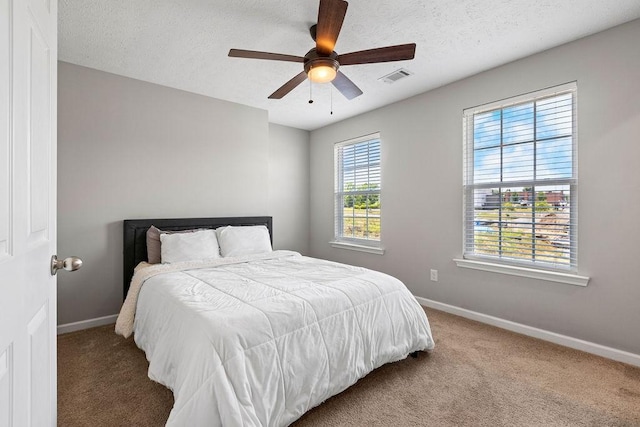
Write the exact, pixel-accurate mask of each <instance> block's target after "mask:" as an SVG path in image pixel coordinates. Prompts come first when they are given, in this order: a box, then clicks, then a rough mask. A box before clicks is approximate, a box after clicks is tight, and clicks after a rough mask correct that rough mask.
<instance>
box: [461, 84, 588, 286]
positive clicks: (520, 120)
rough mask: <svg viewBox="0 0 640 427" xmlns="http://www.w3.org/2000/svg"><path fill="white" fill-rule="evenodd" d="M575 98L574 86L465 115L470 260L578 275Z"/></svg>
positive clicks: (466, 245) (466, 243)
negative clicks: (576, 273) (575, 273)
mask: <svg viewBox="0 0 640 427" xmlns="http://www.w3.org/2000/svg"><path fill="white" fill-rule="evenodd" d="M575 99H576V85H575V83H571V84H567V85H563V86H560V87H555V88H551V89H546V90H543V91H540V92H536V93H533V94H528V95H524V96H521V97H517V98H512V99H508V100H505V101H500V102H498V103H493V104H490V105H484V106H480V107H476V108H471V109H468V110H465V111H464V133H465V136H464V139H465V149H464V153H465V158H464V258H466V259H472V260H473V259H475V260H478V261H489V262H497V263H508V264H515V265H521V266H524V267H528V268H535V269H537V268H541V269H547V270H552V271H560V272H567V273H571V272H575V271H576V270H577V253H576V252H577V250H576V248H577V245H576V237H577V236H576V230H577V222H576V220H577V204H576V196H577V185H578V183H577V179H576V177H577V174H576V135H577V133H576V114H575V111H576V101H575ZM550 280H553V279H550ZM585 284H586V283H585Z"/></svg>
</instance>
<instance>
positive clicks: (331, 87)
mask: <svg viewBox="0 0 640 427" xmlns="http://www.w3.org/2000/svg"><path fill="white" fill-rule="evenodd" d="M329 93H330V94H331V112H330V113H329V114H331V115H332V116H333V86H330V87H329Z"/></svg>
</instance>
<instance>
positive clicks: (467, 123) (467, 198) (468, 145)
mask: <svg viewBox="0 0 640 427" xmlns="http://www.w3.org/2000/svg"><path fill="white" fill-rule="evenodd" d="M566 93H571V94H572V132H571V138H572V148H571V150H572V151H571V152H572V176H571V178H558V179H546V180H545V179H542V178H540V179H536V178H534V179H532V180H530V181H529V182H526V181H524V180H523V181H518V182H519V184H518V185H523V186H527V184H530V185H531V186H532V187H536V186H549V185H563V186H564V185H566V186H568V187H569V191H570V194H569V203H570V206H571V209H570V212H569V224H570V225H569V227H570V231H569V243H570V254H569V263H568V265H567V266H561V265H558V264H557V263H556V264H553V263H547V262H544V261H540V260H535V255H533V253H532V256H531V258H530V259H515V258H509V257H505V258H503V257H502V255H499V256H491V255H488V254H478V253H474V252H473V251H470V250H469V248H470V247H471V248H472V250H474V249H475V243H471V244H469V243H468V241H469V240H468V239H469V237H470V236H471V239H475V237H474V236H475V228H474V227H473V226H472V225H470V224H473V223H474V222H475V200H474V194H475V193H474V190H477V189H480V188H490V187H496V186H498V187H505V186H507V187H508V186H509V183H508V182H507V183H506V185H505V181H502V178H500V180H499V181H490V182H483V183H476V182H474V173H475V171H474V154H475V141H474V139H473V138H474V117H475V116H476V115H478V114H482V113H487V112H493V111H496V110H502V109H504V108H508V107H511V106H516V105H519V104H524V103H531V102H534V103H535V102H537V101H540V100H542V99H545V98H550V97H553V96H557V95H562V94H566ZM534 114H535V113H534ZM534 126H535V122H534ZM539 141H540V140H538V139H537V138H535V137H534V138H533V140H532V142H534V145H535V144H537V143H538V142H539ZM500 146H501V147H502V146H503V142H502V136H501V137H500ZM577 147H578V126H577V84H576V82H571V83H567V84H563V85H559V86H554V87H550V88H546V89H542V90H539V91H535V92H530V93H527V94H523V95H518V96H515V97H511V98H507V99H503V100H500V101H496V102H491V103H487V104H482V105H479V106H476V107H471V108H467V109H465V110H464V111H463V153H464V159H463V227H462V228H463V243H462V245H463V246H462V248H463V259H456V260H454V261H456V263H457V264H458V266H460V267H466V268H474V269H480V270H486V271H492V272H498V273H506V274H513V275H519V276H526V277H535V278H542V279H545V280H552V281H557V282H564V283H570V284H574V285H582V286H585V285H586V283H587V282H588V280H589V279H588V278H587V277H581V276H578V275H577V272H578V254H577V251H578V245H577V238H578V221H577V215H578V204H577V195H578V175H577V172H578V171H577V165H578V157H577V154H578V153H577V151H578V150H577ZM534 162H535V159H534ZM504 167H505V165H504V164H501V165H500V170H501V171H503V170H504ZM501 176H502V172H501ZM512 184H513V183H512ZM472 242H475V240H472Z"/></svg>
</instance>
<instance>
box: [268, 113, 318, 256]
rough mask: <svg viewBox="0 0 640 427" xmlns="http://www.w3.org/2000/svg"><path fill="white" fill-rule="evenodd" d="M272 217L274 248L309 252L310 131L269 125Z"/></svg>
mask: <svg viewBox="0 0 640 427" xmlns="http://www.w3.org/2000/svg"><path fill="white" fill-rule="evenodd" d="M269 214H270V215H272V216H273V231H274V233H273V234H274V237H273V239H274V242H273V244H274V246H277V247H279V248H281V249H291V250H294V251H298V252H300V253H303V254H308V252H309V132H308V131H306V130H300V129H294V128H290V127H287V126H281V125H276V124H273V123H270V124H269Z"/></svg>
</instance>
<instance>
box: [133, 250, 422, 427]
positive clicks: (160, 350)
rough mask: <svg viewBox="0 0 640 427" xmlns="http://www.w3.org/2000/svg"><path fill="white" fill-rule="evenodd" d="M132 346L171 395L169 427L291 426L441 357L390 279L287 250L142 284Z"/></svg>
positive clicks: (411, 302) (409, 299) (418, 314)
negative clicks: (408, 366) (423, 353)
mask: <svg viewBox="0 0 640 427" xmlns="http://www.w3.org/2000/svg"><path fill="white" fill-rule="evenodd" d="M134 337H135V341H136V343H137V345H138V346H139V347H140V348H141V349H143V350H144V351H145V352H146V355H147V359H148V360H149V362H150V365H149V377H150V378H151V379H153V380H155V381H157V382H159V383H161V384H164V385H165V386H167V387H168V388H170V389H171V390H173V393H174V397H175V404H174V407H173V409H172V411H171V414H170V416H169V420H168V421H167V425H170V426H218V425H224V426H284V425H288V424H290V423H291V422H293V421H295V420H296V419H297V418H299V417H300V416H301V415H302V414H304V413H305V412H306V411H307V410H309V409H311V408H313V407H314V406H317V405H319V404H320V403H322V402H323V401H324V400H326V399H327V398H329V397H331V396H333V395H335V394H337V393H339V392H341V391H342V390H344V389H346V388H347V387H349V386H350V385H352V384H354V383H355V382H356V381H357V380H358V379H359V378H361V377H363V376H365V375H366V374H367V373H369V372H371V371H372V370H373V369H375V368H377V367H379V366H381V365H383V364H385V363H388V362H393V361H396V360H400V359H403V358H405V357H406V356H407V355H408V354H409V353H411V352H413V351H417V350H430V349H432V348H433V339H432V337H431V331H430V328H429V323H428V321H427V318H426V316H425V313H424V311H423V309H422V308H421V307H420V305H419V304H418V303H417V301H416V300H415V298H414V297H413V296H412V295H411V294H410V293H409V291H408V290H407V288H406V287H405V286H404V285H403V284H402V283H401V282H400V281H399V280H397V279H395V278H393V277H391V276H388V275H386V274H383V273H378V272H375V271H371V270H367V269H364V268H358V267H352V266H347V265H343V264H337V263H333V262H329V261H323V260H318V259H314V258H308V257H303V256H301V255H300V254H297V253H292V252H288V251H281V252H280V251H278V252H274V253H273V254H271V256H269V257H261V256H256V257H255V258H254V259H253V260H251V261H250V262H246V259H245V260H242V261H240V260H239V261H238V262H237V263H229V260H228V259H227V260H226V262H224V263H223V264H222V265H218V266H215V265H213V266H210V267H207V268H200V269H190V270H184V271H175V272H167V273H162V274H158V275H156V276H153V277H151V278H149V279H147V280H146V281H145V282H144V285H143V286H142V288H141V290H140V294H139V299H138V304H137V311H136V314H135V324H134Z"/></svg>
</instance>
